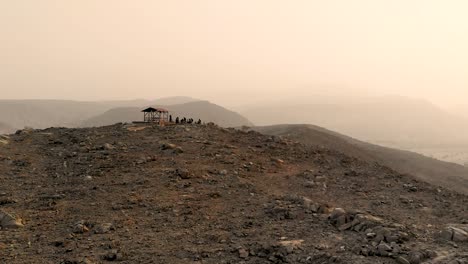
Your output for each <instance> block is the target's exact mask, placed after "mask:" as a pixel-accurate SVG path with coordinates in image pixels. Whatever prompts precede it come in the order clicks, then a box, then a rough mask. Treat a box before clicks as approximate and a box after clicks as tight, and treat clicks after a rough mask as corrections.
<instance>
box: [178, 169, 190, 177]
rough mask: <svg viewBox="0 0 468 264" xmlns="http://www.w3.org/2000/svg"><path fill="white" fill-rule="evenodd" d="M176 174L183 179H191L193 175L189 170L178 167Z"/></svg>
mask: <svg viewBox="0 0 468 264" xmlns="http://www.w3.org/2000/svg"><path fill="white" fill-rule="evenodd" d="M176 174H177V175H178V176H179V177H180V178H182V179H190V178H191V177H192V174H191V173H190V171H189V170H187V169H182V168H179V169H177V170H176Z"/></svg>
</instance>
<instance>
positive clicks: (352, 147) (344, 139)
mask: <svg viewBox="0 0 468 264" xmlns="http://www.w3.org/2000/svg"><path fill="white" fill-rule="evenodd" d="M253 129H254V130H256V131H259V132H261V133H264V134H268V135H275V136H286V137H289V138H291V139H294V140H297V141H299V142H301V143H304V144H307V145H313V146H320V147H324V148H329V149H335V150H337V151H340V152H342V153H344V154H346V155H349V156H353V157H357V158H359V159H362V160H365V161H367V162H370V163H379V164H382V165H385V166H387V167H389V168H392V169H394V170H396V171H398V172H400V173H404V174H410V175H414V176H415V177H417V178H419V179H421V180H424V181H426V182H428V183H431V184H434V185H438V186H443V187H446V188H450V189H452V190H456V191H458V192H461V193H465V194H468V168H467V167H464V166H461V165H458V164H454V163H449V162H444V161H440V160H437V159H433V158H429V157H426V156H423V155H420V154H417V153H413V152H409V151H403V150H397V149H392V148H387V147H381V146H378V145H373V144H369V143H366V142H362V141H359V140H356V139H353V138H351V137H348V136H344V135H341V134H339V133H336V132H332V131H329V130H326V129H324V128H321V127H317V126H312V125H275V126H265V127H254V128H253Z"/></svg>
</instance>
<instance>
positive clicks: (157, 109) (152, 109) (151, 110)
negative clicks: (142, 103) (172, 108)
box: [142, 107, 169, 113]
mask: <svg viewBox="0 0 468 264" xmlns="http://www.w3.org/2000/svg"><path fill="white" fill-rule="evenodd" d="M142 112H160V113H167V112H169V111H168V110H167V109H164V108H154V107H148V108H146V109H144V110H142Z"/></svg>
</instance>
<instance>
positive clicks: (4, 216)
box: [0, 210, 24, 229]
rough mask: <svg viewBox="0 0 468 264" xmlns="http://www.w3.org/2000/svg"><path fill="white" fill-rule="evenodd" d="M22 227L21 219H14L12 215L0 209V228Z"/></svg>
mask: <svg viewBox="0 0 468 264" xmlns="http://www.w3.org/2000/svg"><path fill="white" fill-rule="evenodd" d="M21 227H24V225H23V223H21V219H16V218H15V217H14V216H12V215H10V214H8V213H6V212H4V211H1V210H0V228H5V229H7V228H11V229H15V228H21Z"/></svg>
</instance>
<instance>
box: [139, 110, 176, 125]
mask: <svg viewBox="0 0 468 264" xmlns="http://www.w3.org/2000/svg"><path fill="white" fill-rule="evenodd" d="M141 112H143V121H144V122H146V123H158V124H160V125H164V124H165V123H168V122H169V111H168V110H167V109H164V108H154V107H148V108H146V109H144V110H142V111H141Z"/></svg>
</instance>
